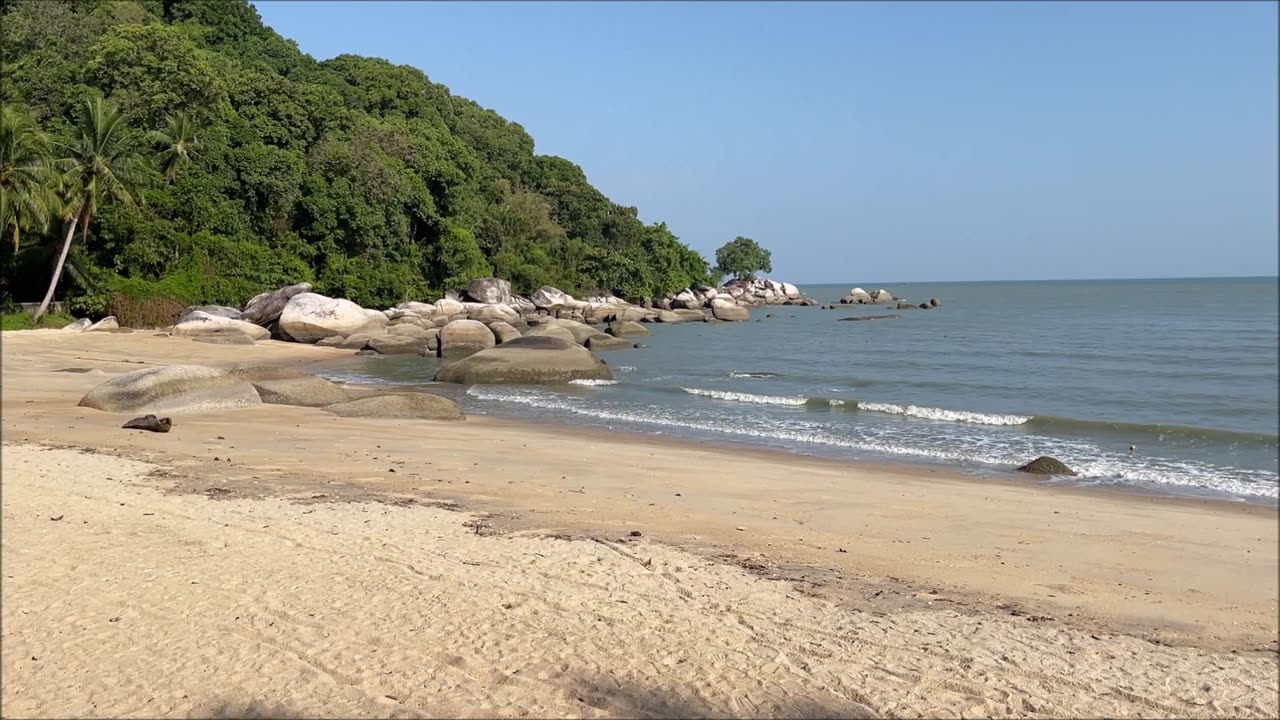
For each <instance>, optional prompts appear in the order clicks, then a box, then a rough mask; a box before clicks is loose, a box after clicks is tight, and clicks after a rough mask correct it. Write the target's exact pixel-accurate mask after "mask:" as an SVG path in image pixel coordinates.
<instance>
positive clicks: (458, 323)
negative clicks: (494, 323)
mask: <svg viewBox="0 0 1280 720" xmlns="http://www.w3.org/2000/svg"><path fill="white" fill-rule="evenodd" d="M437 342H438V343H439V344H438V345H437V347H438V348H439V349H438V354H439V355H440V357H442V358H445V359H446V360H457V359H460V358H464V357H466V356H468V355H471V354H473V353H478V352H480V351H481V350H487V349H489V348H491V347H493V346H494V345H496V344H497V342H498V340H497V338H495V337H494V336H493V331H492V330H490V329H489V327H488V326H487V325H485V324H484V323H482V322H480V321H478V320H454V321H452V322H450V323H449V324H447V325H445V326H444V327H442V328H440V335H439V337H438V338H437Z"/></svg>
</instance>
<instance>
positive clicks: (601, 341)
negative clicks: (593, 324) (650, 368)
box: [587, 333, 631, 352]
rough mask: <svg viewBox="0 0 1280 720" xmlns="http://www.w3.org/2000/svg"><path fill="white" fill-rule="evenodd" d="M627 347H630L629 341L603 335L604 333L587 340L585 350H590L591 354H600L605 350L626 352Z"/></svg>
mask: <svg viewBox="0 0 1280 720" xmlns="http://www.w3.org/2000/svg"><path fill="white" fill-rule="evenodd" d="M629 347H631V341H630V340H627V339H624V338H620V337H614V336H612V335H605V334H604V333H600V334H599V335H592V336H591V337H589V338H587V349H588V350H590V351H591V352H602V351H605V350H626V349H627V348H629Z"/></svg>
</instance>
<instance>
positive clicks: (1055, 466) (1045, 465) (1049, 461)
mask: <svg viewBox="0 0 1280 720" xmlns="http://www.w3.org/2000/svg"><path fill="white" fill-rule="evenodd" d="M1018 471H1019V472H1024V473H1031V474H1033V475H1070V476H1073V477H1074V476H1075V474H1076V471H1075V470H1072V469H1071V468H1069V467H1067V464H1066V463H1064V462H1062V461H1061V460H1059V459H1058V458H1055V457H1049V456H1048V455H1042V456H1040V457H1038V458H1036V459H1035V460H1032V461H1031V462H1029V463H1027V464H1026V465H1023V466H1022V467H1020V468H1018Z"/></svg>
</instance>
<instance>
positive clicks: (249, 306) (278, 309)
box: [236, 283, 311, 327]
mask: <svg viewBox="0 0 1280 720" xmlns="http://www.w3.org/2000/svg"><path fill="white" fill-rule="evenodd" d="M309 292H311V283H298V284H297V285H290V286H289V287H283V288H280V289H279V290H274V291H272V292H265V293H262V294H260V295H255V296H254V297H253V299H252V300H250V301H249V302H247V303H245V304H244V307H243V308H242V309H241V310H240V317H239V318H236V319H238V320H244V321H245V322H251V323H253V324H254V325H261V326H262V327H267V326H268V325H270V324H271V323H273V322H275V321H276V320H278V319H279V318H280V313H282V312H284V308H285V306H286V305H288V304H289V301H290V300H292V299H293V298H294V297H296V296H298V295H301V294H303V293H309Z"/></svg>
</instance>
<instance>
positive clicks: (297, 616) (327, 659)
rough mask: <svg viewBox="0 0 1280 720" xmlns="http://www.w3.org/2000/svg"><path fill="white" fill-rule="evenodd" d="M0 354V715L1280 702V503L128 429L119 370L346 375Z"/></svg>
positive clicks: (1163, 708) (799, 468) (182, 421)
mask: <svg viewBox="0 0 1280 720" xmlns="http://www.w3.org/2000/svg"><path fill="white" fill-rule="evenodd" d="M0 344H2V349H3V383H2V385H3V422H4V424H3V441H4V447H3V484H2V485H0V490H2V493H3V497H2V501H3V503H2V504H3V543H2V546H3V558H2V559H3V568H4V578H3V621H4V622H3V646H2V653H0V654H2V655H3V658H2V669H3V677H4V684H3V691H2V692H3V695H2V697H0V699H2V700H3V715H4V716H5V717H34V716H43V717H71V716H97V717H102V716H145V717H156V716H210V715H216V716H223V717H236V716H246V715H258V716H280V715H286V716H297V717H302V716H333V717H352V716H396V717H410V716H485V717H491V716H504V717H505V716H538V717H546V716H592V717H637V716H644V717H650V716H664V717H670V716H688V715H712V716H753V717H759V716H786V717H797V716H833V715H834V716H843V717H859V716H882V717H890V716H903V717H913V716H915V717H920V716H925V717H939V716H952V717H954V716H970V717H972V716H1024V717H1079V716H1109V717H1131V716H1143V717H1211V716H1217V717H1274V716H1276V714H1277V713H1278V712H1280V707H1278V705H1277V699H1276V693H1277V683H1280V676H1278V674H1277V662H1276V654H1275V640H1276V633H1277V629H1276V608H1275V604H1276V595H1277V580H1276V569H1277V552H1276V551H1277V516H1276V512H1275V510H1274V509H1269V508H1260V507H1244V506H1238V505H1232V504H1228V503H1217V502H1192V501H1185V500H1173V499H1167V498H1152V497H1148V496H1143V495H1134V494H1125V493H1119V492H1103V491H1098V490H1088V489H1083V490H1082V489H1076V490H1071V489H1064V488H1056V487H1047V486H1042V485H1037V484H1035V483H1032V482H1030V481H1017V482H997V481H978V480H975V479H973V478H966V477H961V476H955V475H949V474H946V473H923V472H920V471H912V470H907V469H903V468H885V467H874V466H867V465H859V464H851V463H840V462H832V461H823V460H815V459H809V458H802V457H797V456H792V455H784V454H777V453H767V452H754V451H745V450H743V449H741V448H724V447H716V446H707V445H705V444H684V443H679V442H669V441H666V442H658V441H655V440H652V439H644V438H637V437H633V436H629V435H625V434H618V433H609V432H603V431H601V432H587V431H568V430H566V429H563V428H556V427H549V426H530V425H521V424H516V423H510V422H500V421H495V420H491V419H487V418H476V417H473V418H470V419H468V420H467V421H465V422H462V423H453V424H445V423H428V422H403V421H385V420H369V419H352V418H337V417H333V416H330V415H328V414H326V413H323V412H322V411H319V410H313V409H305V408H289V407H275V406H267V407H263V408H254V409H246V410H236V411H225V412H220V413H211V414H207V415H200V416H192V417H183V416H175V417H174V420H175V427H174V429H173V431H172V432H171V433H168V434H165V435H157V434H151V433H144V432H135V431H125V430H121V429H120V428H119V425H120V424H121V423H122V422H123V421H124V420H125V419H127V418H125V417H123V416H119V415H111V414H108V413H102V412H98V411H94V410H87V409H82V408H77V407H75V403H76V402H77V401H78V400H79V397H80V396H81V395H82V394H83V393H84V392H85V391H86V390H87V389H89V388H91V387H93V386H94V385H96V384H98V383H100V382H102V381H104V380H105V379H107V378H108V377H110V376H111V375H114V374H118V373H120V372H125V371H128V370H132V369H137V368H138V367H142V365H140V364H136V363H125V362H121V361H122V360H133V361H139V360H141V361H145V362H151V363H165V364H168V363H177V362H201V363H204V364H211V365H217V364H229V363H232V362H238V361H245V360H261V361H267V362H281V363H285V362H289V363H304V362H310V361H315V360H320V359H323V358H326V357H330V358H332V357H341V356H343V355H345V354H348V353H345V352H343V351H336V350H326V349H319V348H311V347H300V346H296V345H289V344H283V343H263V344H261V345H259V346H253V347H243V346H234V347H232V346H216V345H207V344H200V343H194V342H192V341H189V340H184V339H177V338H168V337H153V336H152V335H151V334H149V333H134V334H129V335H112V334H76V335H68V334H57V333H53V332H41V331H36V332H28V333H17V334H15V333H5V334H4V336H3V337H2V338H0ZM73 367H74V368H90V369H96V370H99V371H101V373H102V374H90V373H73V372H56V371H57V370H59V369H66V368H73ZM215 457H216V458H217V459H216V460H215V459H214V458H215ZM391 470H394V471H395V472H390V471H391ZM677 493H678V495H677ZM53 518H59V519H57V520H54V519H53ZM739 528H741V529H739ZM633 530H635V531H639V532H641V535H640V536H639V537H633V536H631V535H630V533H631V531H633Z"/></svg>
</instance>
